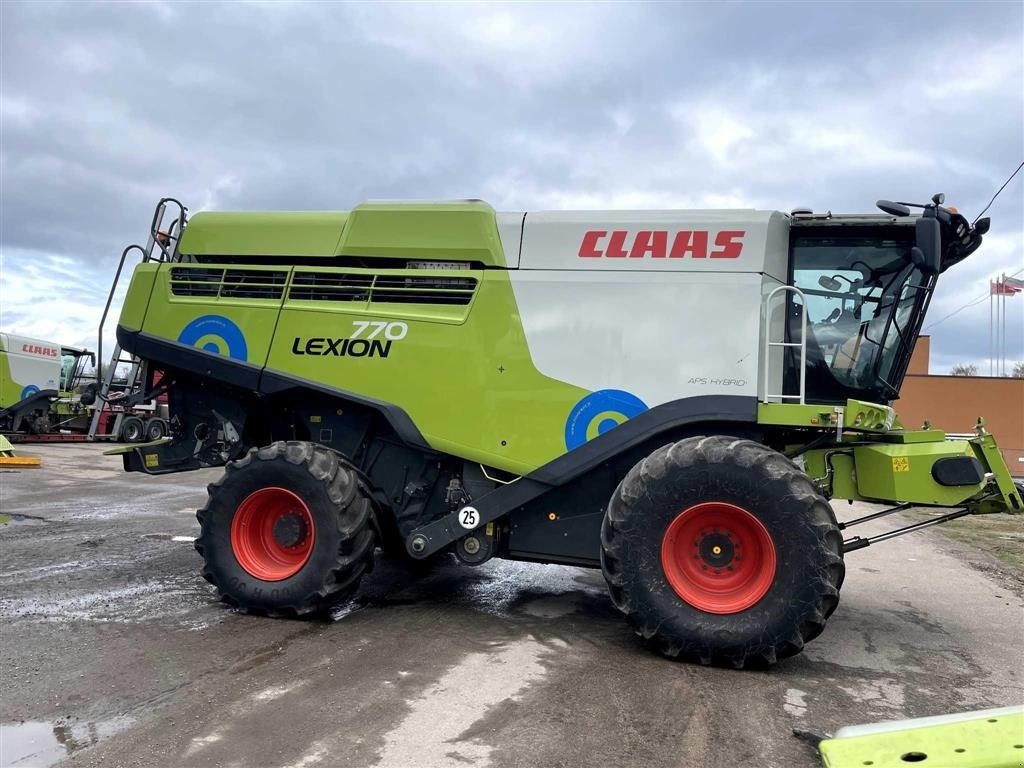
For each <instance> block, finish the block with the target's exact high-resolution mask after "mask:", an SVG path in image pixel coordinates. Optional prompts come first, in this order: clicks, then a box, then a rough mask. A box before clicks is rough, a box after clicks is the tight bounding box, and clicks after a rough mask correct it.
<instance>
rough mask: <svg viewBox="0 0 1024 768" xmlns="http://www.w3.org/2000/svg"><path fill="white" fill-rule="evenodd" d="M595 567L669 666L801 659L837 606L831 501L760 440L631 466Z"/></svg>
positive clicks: (685, 444)
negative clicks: (676, 660)
mask: <svg viewBox="0 0 1024 768" xmlns="http://www.w3.org/2000/svg"><path fill="white" fill-rule="evenodd" d="M601 544H602V547H601V567H602V571H603V572H604V576H605V580H606V581H607V582H608V588H609V591H610V592H611V596H612V601H613V602H614V603H615V606H616V607H617V608H618V609H619V610H620V611H622V612H623V613H625V614H626V616H627V618H628V619H629V622H630V623H631V624H632V626H633V628H634V629H635V630H636V632H637V634H639V635H640V636H641V637H643V638H645V639H646V640H647V641H648V642H649V643H651V644H652V645H653V646H655V647H656V648H657V649H658V650H660V651H661V652H662V653H664V654H665V655H667V656H670V657H680V658H684V659H687V660H693V661H699V662H701V663H702V664H727V665H732V666H735V667H737V668H740V667H744V666H758V667H765V666H768V665H770V664H772V663H774V662H775V661H776V660H777V659H781V658H785V657H787V656H792V655H794V654H796V653H799V652H800V650H801V649H802V648H803V646H804V643H806V642H807V641H809V640H811V639H813V638H814V637H816V636H817V635H819V634H820V633H821V632H822V630H823V629H824V627H825V620H826V619H827V618H828V616H829V615H830V614H831V613H832V612H833V611H834V610H835V608H836V606H837V605H838V603H839V588H840V586H841V585H842V581H843V575H844V573H845V567H844V565H843V558H842V538H841V536H840V534H839V528H838V526H837V524H836V520H835V516H834V515H833V513H832V508H831V507H830V506H829V504H828V502H827V501H826V500H825V499H824V497H822V496H821V495H820V494H819V493H818V492H817V489H816V488H815V487H814V484H813V483H812V482H811V480H810V479H809V478H808V477H807V475H806V474H804V473H803V472H802V471H801V470H800V468H799V467H797V466H796V465H795V464H794V463H793V462H791V461H790V460H789V459H787V458H785V457H784V456H783V455H782V454H780V453H778V452H776V451H773V450H771V449H770V448H767V447H765V446H763V445H761V444H759V443H756V442H753V441H750V440H739V439H736V438H732V437H724V436H715V437H692V438H688V439H686V440H682V441H680V442H678V443H675V444H674V445H667V446H665V447H663V448H660V449H659V450H657V451H655V452H654V453H652V454H651V455H650V456H648V457H647V458H646V459H644V460H643V461H641V462H640V463H638V464H637V465H636V466H635V467H633V469H632V470H630V472H629V474H627V475H626V477H625V478H624V479H623V480H622V482H621V483H620V484H619V486H618V488H616V490H615V493H614V494H613V495H612V498H611V501H610V503H609V505H608V510H607V512H606V514H605V518H604V523H603V525H602V528H601Z"/></svg>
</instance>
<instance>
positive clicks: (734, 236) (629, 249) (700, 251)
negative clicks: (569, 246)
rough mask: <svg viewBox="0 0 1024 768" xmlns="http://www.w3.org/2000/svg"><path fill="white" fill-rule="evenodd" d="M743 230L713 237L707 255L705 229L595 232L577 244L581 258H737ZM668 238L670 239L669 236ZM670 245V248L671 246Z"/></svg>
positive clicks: (709, 240)
mask: <svg viewBox="0 0 1024 768" xmlns="http://www.w3.org/2000/svg"><path fill="white" fill-rule="evenodd" d="M745 234H746V232H745V231H742V230H722V231H721V232H718V233H717V234H716V235H715V238H714V241H713V242H714V248H713V249H712V250H711V251H710V252H709V251H708V244H709V243H710V242H712V241H711V233H710V232H708V231H707V230H699V229H697V230H689V229H683V230H679V231H677V232H671V231H669V230H666V229H641V230H639V231H637V232H629V231H627V230H624V229H616V230H612V231H611V232H610V233H609V232H608V230H603V229H594V230H590V231H589V232H587V233H586V234H585V235H583V240H582V242H581V243H580V258H581V259H599V258H601V257H602V256H603V257H605V258H608V259H625V258H630V259H642V258H645V257H649V258H652V259H664V258H669V259H683V258H687V257H689V258H692V259H706V258H709V257H710V258H712V259H737V258H739V256H740V253H742V252H743V236H744V235H745ZM670 235H671V237H670ZM670 243H671V247H670Z"/></svg>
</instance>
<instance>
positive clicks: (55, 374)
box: [0, 333, 168, 442]
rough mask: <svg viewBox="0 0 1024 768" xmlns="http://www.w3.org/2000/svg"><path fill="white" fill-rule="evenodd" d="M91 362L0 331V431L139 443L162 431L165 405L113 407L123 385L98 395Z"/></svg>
mask: <svg viewBox="0 0 1024 768" xmlns="http://www.w3.org/2000/svg"><path fill="white" fill-rule="evenodd" d="M129 363H130V361H129ZM95 365H96V358H95V355H93V353H92V352H90V351H88V350H86V349H80V348H78V347H68V346H61V345H59V344H56V343H54V342H49V341H42V340H40V339H31V338H27V337H25V336H16V335H14V334H7V333H4V334H0V433H2V434H4V435H5V436H6V437H7V438H8V439H10V440H11V441H13V442H61V441H76V440H121V441H123V442H140V441H142V440H145V439H151V440H152V439H157V438H160V437H163V436H164V435H166V434H167V431H168V430H167V421H166V416H167V405H166V403H159V402H156V401H151V402H148V403H139V404H137V405H134V406H132V407H124V406H123V405H119V404H118V401H119V398H121V397H122V396H123V389H124V386H125V385H121V386H120V387H118V386H116V385H115V386H113V387H111V388H110V389H109V390H108V391H107V392H106V393H105V395H104V397H99V396H98V395H97V384H96V377H95V373H94V369H95Z"/></svg>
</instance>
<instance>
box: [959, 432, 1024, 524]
mask: <svg viewBox="0 0 1024 768" xmlns="http://www.w3.org/2000/svg"><path fill="white" fill-rule="evenodd" d="M976 429H977V432H978V437H976V438H975V439H973V440H971V447H972V449H973V450H974V455H975V457H976V458H977V459H978V461H980V462H981V465H982V466H983V467H985V468H986V469H987V470H988V471H989V472H991V473H992V474H993V475H994V476H995V483H996V487H997V488H998V489H999V496H1000V497H1001V498H999V499H986V500H985V501H983V502H982V503H981V509H980V511H982V512H1005V511H1007V507H1006V506H1005V505H1006V504H1008V505H1009V507H1008V509H1009V511H1012V512H1022V511H1024V499H1022V498H1021V494H1020V492H1019V491H1018V490H1017V487H1016V486H1015V485H1014V484H1013V477H1012V476H1011V475H1010V468H1009V467H1007V466H1006V462H1005V461H1004V460H1003V454H1002V453H1000V451H999V446H997V445H996V439H995V438H994V437H992V434H991V433H990V432H987V431H986V430H985V424H984V421H982V420H980V419H979V421H978V426H977V428H976Z"/></svg>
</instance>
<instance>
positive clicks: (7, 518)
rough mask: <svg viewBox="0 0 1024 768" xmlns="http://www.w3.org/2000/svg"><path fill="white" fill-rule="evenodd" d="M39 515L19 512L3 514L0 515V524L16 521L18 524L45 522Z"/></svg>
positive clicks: (40, 523) (39, 523)
mask: <svg viewBox="0 0 1024 768" xmlns="http://www.w3.org/2000/svg"><path fill="white" fill-rule="evenodd" d="M45 522H46V520H44V519H43V518H41V517H37V516H35V515H20V514H13V513H12V514H9V515H8V514H4V515H0V525H7V524H8V523H18V524H19V525H42V524H43V523H45Z"/></svg>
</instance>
